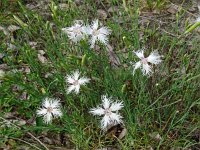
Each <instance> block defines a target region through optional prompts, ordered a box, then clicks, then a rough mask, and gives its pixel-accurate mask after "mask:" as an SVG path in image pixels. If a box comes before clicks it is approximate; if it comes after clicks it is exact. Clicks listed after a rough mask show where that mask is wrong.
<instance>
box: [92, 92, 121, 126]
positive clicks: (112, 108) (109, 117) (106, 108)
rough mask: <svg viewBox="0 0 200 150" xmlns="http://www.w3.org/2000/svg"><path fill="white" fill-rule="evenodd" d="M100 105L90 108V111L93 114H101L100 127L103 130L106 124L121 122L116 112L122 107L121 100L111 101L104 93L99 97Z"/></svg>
mask: <svg viewBox="0 0 200 150" xmlns="http://www.w3.org/2000/svg"><path fill="white" fill-rule="evenodd" d="M101 99H102V102H103V103H102V106H98V107H97V108H92V109H91V110H90V113H92V114H93V115H98V116H103V115H104V117H103V119H102V120H101V128H102V129H103V130H105V129H106V128H107V127H108V125H116V124H119V123H122V122H123V121H122V116H121V115H120V114H119V113H118V110H120V109H121V108H123V107H124V106H123V103H122V102H112V100H111V98H108V97H107V96H106V95H103V96H102V97H101Z"/></svg>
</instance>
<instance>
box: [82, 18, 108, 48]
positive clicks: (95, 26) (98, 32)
mask: <svg viewBox="0 0 200 150" xmlns="http://www.w3.org/2000/svg"><path fill="white" fill-rule="evenodd" d="M86 33H87V34H88V35H90V36H91V38H90V41H89V42H90V47H91V48H94V45H95V43H96V41H100V42H101V43H103V44H105V45H108V37H107V36H108V35H110V34H111V30H110V29H109V28H108V27H104V26H103V27H100V28H99V21H98V20H95V21H93V23H92V25H91V26H88V27H87V28H86Z"/></svg>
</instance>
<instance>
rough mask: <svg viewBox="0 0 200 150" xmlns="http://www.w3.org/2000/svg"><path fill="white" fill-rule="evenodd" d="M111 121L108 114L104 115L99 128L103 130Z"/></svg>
mask: <svg viewBox="0 0 200 150" xmlns="http://www.w3.org/2000/svg"><path fill="white" fill-rule="evenodd" d="M110 123H111V120H110V117H109V116H106V115H105V116H104V117H103V119H102V120H101V128H102V129H103V130H105V129H106V127H107V126H108V125H109V124H110Z"/></svg>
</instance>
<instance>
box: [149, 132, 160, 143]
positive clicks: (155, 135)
mask: <svg viewBox="0 0 200 150" xmlns="http://www.w3.org/2000/svg"><path fill="white" fill-rule="evenodd" d="M149 136H150V137H151V138H152V139H154V140H156V141H160V140H162V137H161V136H160V134H159V133H158V132H153V133H150V134H149Z"/></svg>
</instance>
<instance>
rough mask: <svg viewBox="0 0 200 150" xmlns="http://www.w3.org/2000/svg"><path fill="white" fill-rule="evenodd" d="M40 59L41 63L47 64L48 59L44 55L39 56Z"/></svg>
mask: <svg viewBox="0 0 200 150" xmlns="http://www.w3.org/2000/svg"><path fill="white" fill-rule="evenodd" d="M38 59H39V61H40V62H41V63H46V62H47V59H46V57H44V56H43V55H41V54H38Z"/></svg>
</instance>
